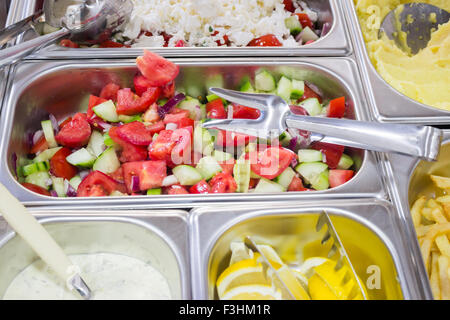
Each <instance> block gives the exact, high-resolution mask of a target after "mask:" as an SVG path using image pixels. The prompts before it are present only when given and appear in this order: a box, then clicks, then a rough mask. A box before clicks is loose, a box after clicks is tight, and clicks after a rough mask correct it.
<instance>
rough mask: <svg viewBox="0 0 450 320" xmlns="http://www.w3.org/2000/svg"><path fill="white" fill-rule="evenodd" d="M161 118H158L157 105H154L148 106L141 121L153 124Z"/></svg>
mask: <svg viewBox="0 0 450 320" xmlns="http://www.w3.org/2000/svg"><path fill="white" fill-rule="evenodd" d="M160 119H161V118H160V117H159V113H158V104H156V103H154V104H152V105H151V106H150V108H148V109H147V111H145V113H144V115H143V116H142V120H144V121H145V122H150V123H151V122H155V121H159V120H160Z"/></svg>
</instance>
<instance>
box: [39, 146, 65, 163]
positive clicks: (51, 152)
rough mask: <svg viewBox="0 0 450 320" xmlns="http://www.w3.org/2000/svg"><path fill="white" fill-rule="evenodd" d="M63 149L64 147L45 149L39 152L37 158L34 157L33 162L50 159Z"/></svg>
mask: <svg viewBox="0 0 450 320" xmlns="http://www.w3.org/2000/svg"><path fill="white" fill-rule="evenodd" d="M61 149H62V147H56V148H52V149H47V150H44V151H42V152H41V153H39V155H38V156H36V158H34V159H33V162H35V163H38V162H42V161H48V160H50V159H51V158H53V156H54V155H55V154H56V153H57V152H58V151H59V150H61Z"/></svg>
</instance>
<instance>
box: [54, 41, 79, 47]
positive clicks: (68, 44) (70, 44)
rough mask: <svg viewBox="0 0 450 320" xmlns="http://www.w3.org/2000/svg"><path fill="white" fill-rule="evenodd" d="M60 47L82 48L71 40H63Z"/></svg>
mask: <svg viewBox="0 0 450 320" xmlns="http://www.w3.org/2000/svg"><path fill="white" fill-rule="evenodd" d="M59 45H60V46H62V47H66V48H79V47H80V46H79V45H78V44H77V43H75V42H73V41H72V40H69V39H63V40H61V42H60V43H59Z"/></svg>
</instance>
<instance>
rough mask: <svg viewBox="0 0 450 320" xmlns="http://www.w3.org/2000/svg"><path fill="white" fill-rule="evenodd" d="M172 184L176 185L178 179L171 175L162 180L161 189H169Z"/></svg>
mask: <svg viewBox="0 0 450 320" xmlns="http://www.w3.org/2000/svg"><path fill="white" fill-rule="evenodd" d="M174 184H178V179H177V177H175V176H174V175H173V174H172V175H170V176H167V177H165V178H164V180H163V182H162V186H163V187H170V186H172V185H174Z"/></svg>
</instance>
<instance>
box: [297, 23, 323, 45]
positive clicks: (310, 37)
mask: <svg viewBox="0 0 450 320" xmlns="http://www.w3.org/2000/svg"><path fill="white" fill-rule="evenodd" d="M301 37H302V41H303V43H306V42H308V41H316V40H317V39H319V36H318V35H317V34H316V33H315V32H314V31H313V30H311V28H310V27H305V28H304V29H303V31H302V36H301Z"/></svg>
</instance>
